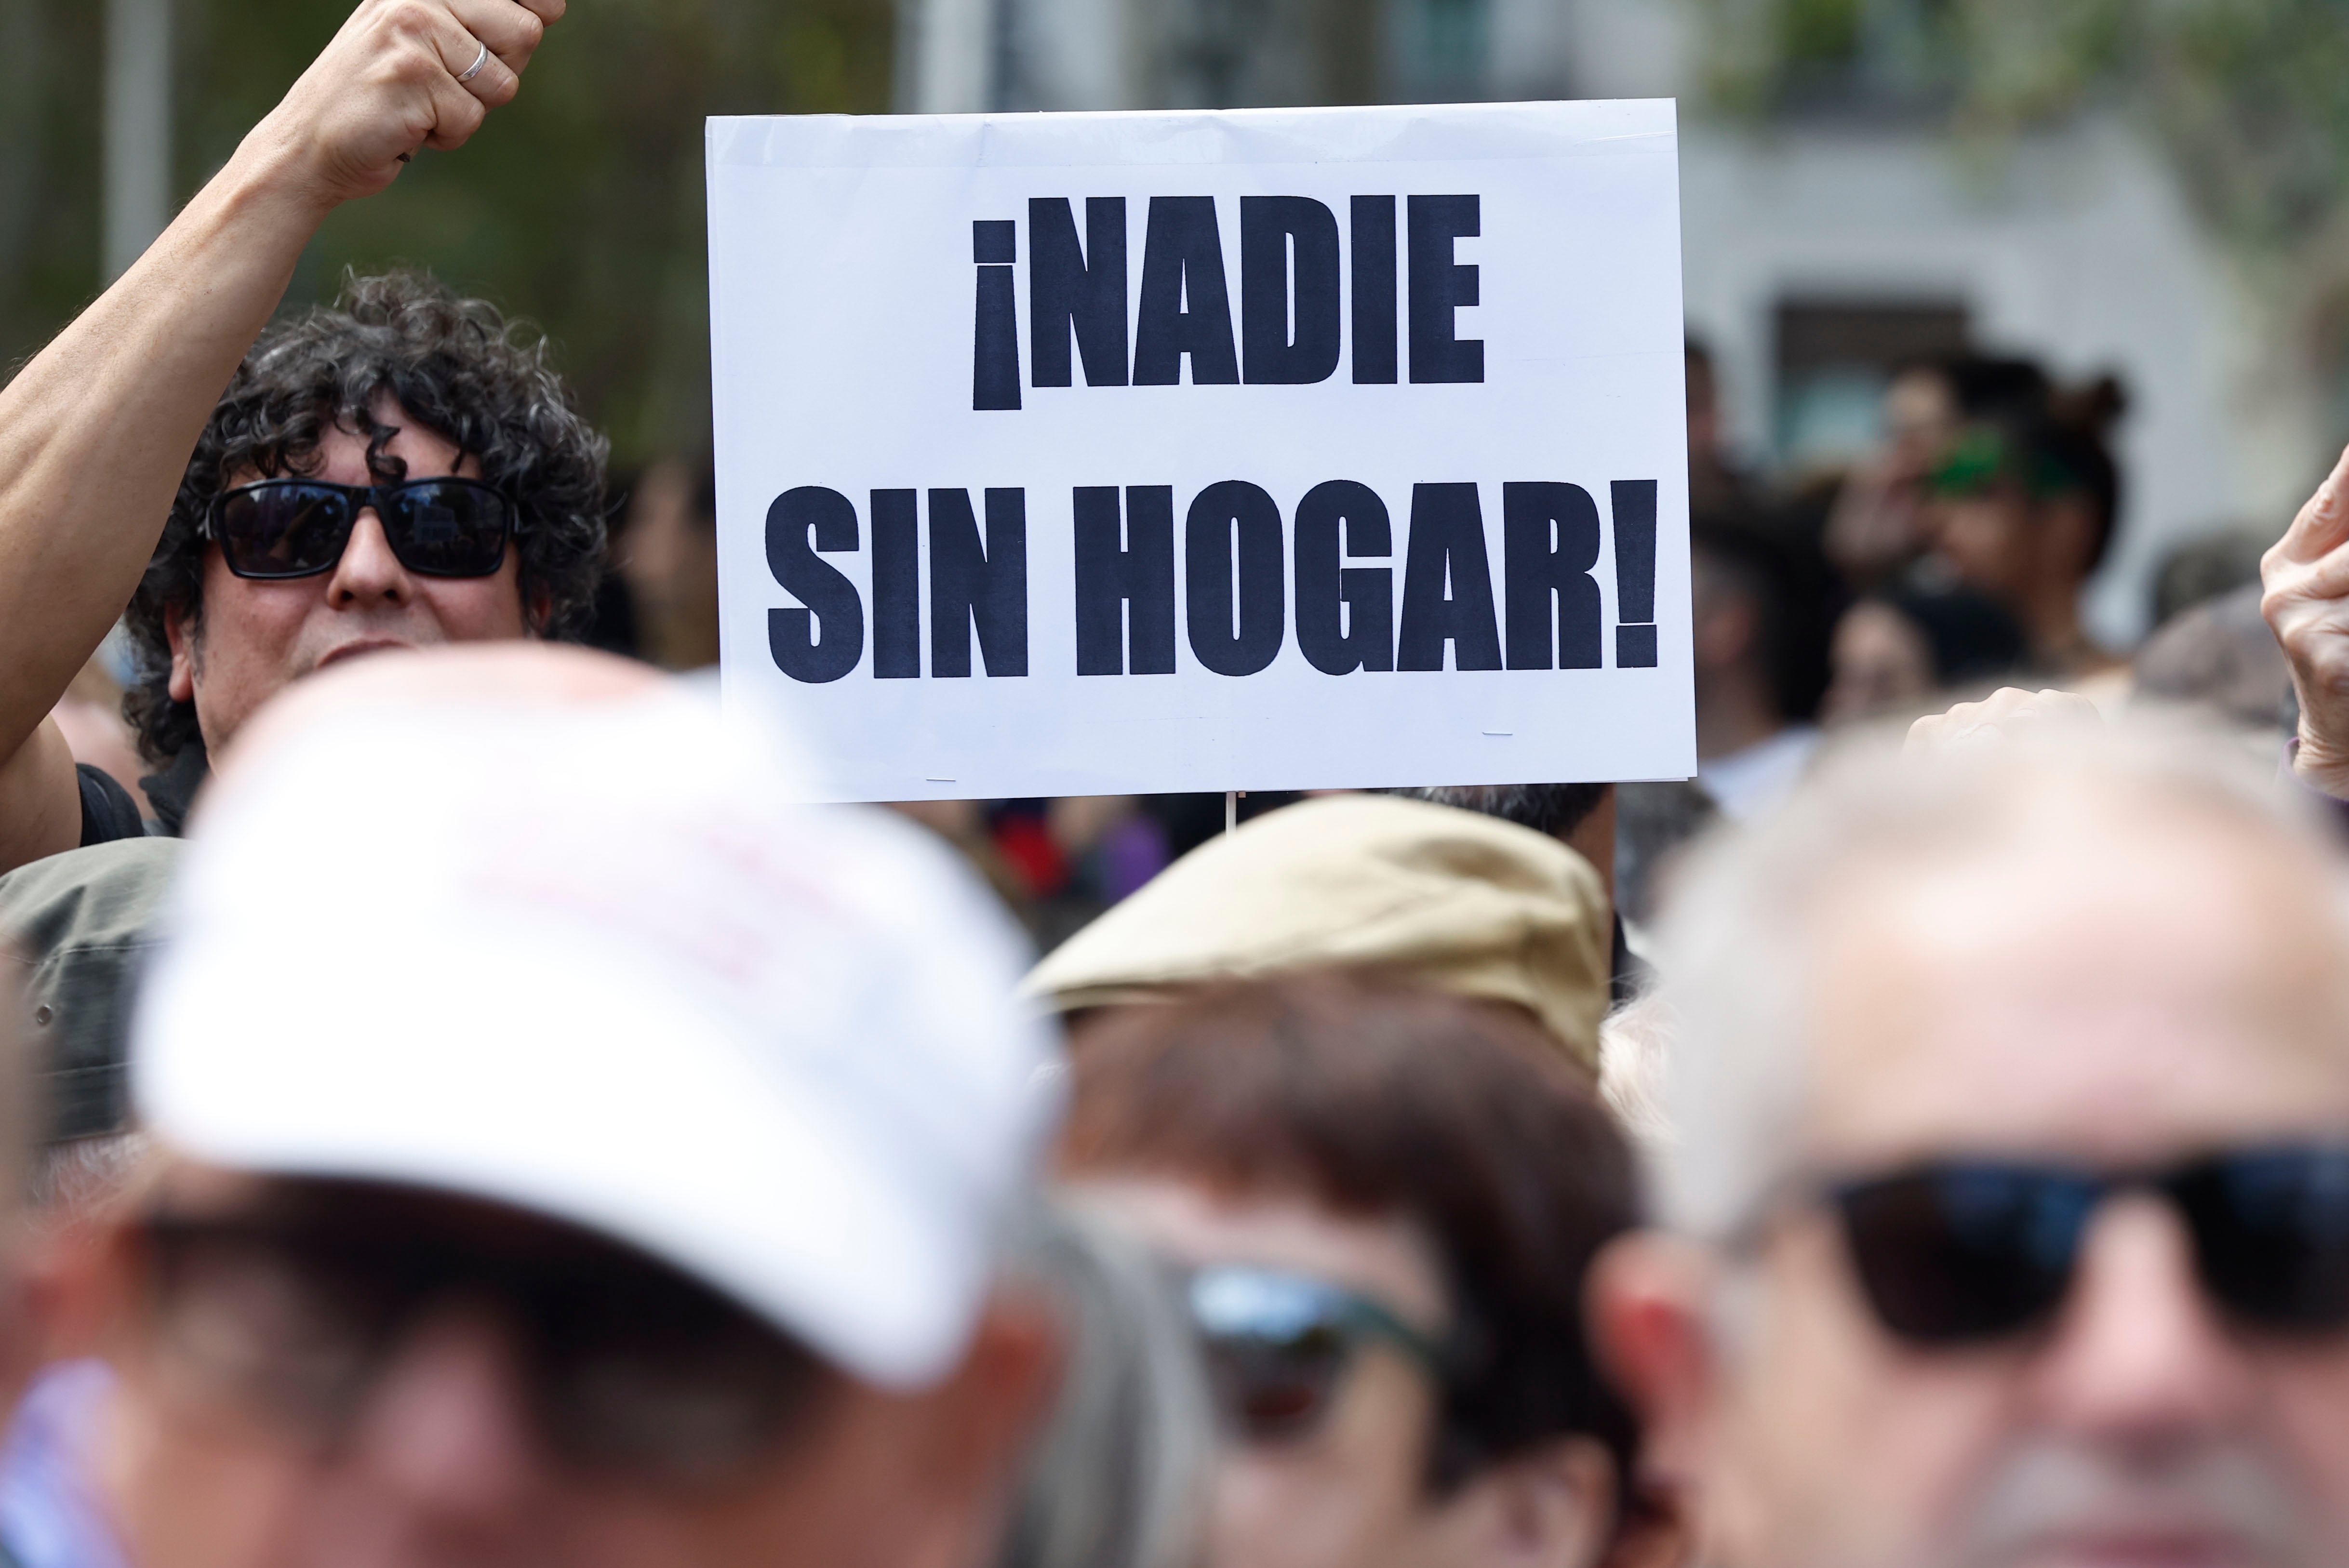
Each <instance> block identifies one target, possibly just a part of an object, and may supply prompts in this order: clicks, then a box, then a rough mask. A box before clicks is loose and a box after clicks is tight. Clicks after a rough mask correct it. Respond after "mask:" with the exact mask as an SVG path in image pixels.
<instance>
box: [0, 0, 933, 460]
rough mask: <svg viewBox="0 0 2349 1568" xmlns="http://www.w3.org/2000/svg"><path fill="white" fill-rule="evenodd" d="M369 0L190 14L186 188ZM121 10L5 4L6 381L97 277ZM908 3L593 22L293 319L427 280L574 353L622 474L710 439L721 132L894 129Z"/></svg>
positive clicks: (874, 1) (700, 4)
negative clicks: (403, 280) (705, 151)
mask: <svg viewBox="0 0 2349 1568" xmlns="http://www.w3.org/2000/svg"><path fill="white" fill-rule="evenodd" d="M352 3H353V0H179V5H178V7H177V28H178V31H177V36H176V37H175V40H174V52H175V56H176V67H175V68H176V73H177V91H176V98H175V103H176V108H175V112H174V119H175V123H176V132H177V164H178V167H177V171H176V172H177V175H178V181H177V183H178V187H179V190H180V191H181V195H182V196H184V195H186V194H187V193H189V192H191V191H193V190H194V189H195V188H196V187H197V186H198V185H199V184H201V183H202V181H203V180H204V179H205V178H206V177H207V176H208V175H209V174H211V173H212V170H216V169H217V168H218V167H219V166H220V164H221V163H222V161H223V160H225V159H226V158H227V157H228V155H229V154H230V152H231V151H232V150H233V149H234V148H235V146H236V144H237V141H238V139H240V138H241V137H242V136H243V134H244V132H245V131H246V130H247V129H249V128H250V127H251V126H252V125H253V123H254V121H255V120H257V119H260V118H261V117H262V115H264V113H266V112H267V111H268V109H269V108H271V106H272V105H274V103H275V102H276V100H277V98H278V97H279V95H280V94H281V93H283V92H284V90H285V88H286V86H287V85H288V84H289V83H291V82H292V81H293V79H294V78H295V77H296V76H297V75H299V74H300V73H301V71H302V69H303V68H304V67H305V66H307V65H308V63H309V62H310V60H311V59H312V57H315V56H316V53H317V52H318V50H319V48H320V47H321V46H323V45H324V44H325V43H326V40H327V39H328V38H329V37H331V36H333V34H334V31H335V29H336V27H337V26H340V25H341V24H342V21H343V19H344V17H345V16H346V15H347V14H348V13H349V11H350V9H351V5H352ZM104 11H105V7H104V6H103V5H98V4H96V3H95V0H0V362H5V364H7V365H11V366H13V365H14V364H16V362H18V361H20V360H21V359H23V358H24V357H25V356H27V355H29V354H31V353H33V352H35V351H36V350H37V349H38V348H39V346H40V345H41V344H42V343H43V342H45V341H46V340H47V337H48V336H49V335H51V334H53V333H54V332H56V331H57V328H58V327H59V326H60V325H63V324H64V323H65V322H66V321H67V320H68V319H70V317H71V316H72V315H73V314H74V312H75V311H76V310H77V309H78V308H79V307H80V305H81V304H83V303H84V302H85V301H86V300H87V299H88V298H89V297H90V296H91V295H92V294H95V293H96V292H97V290H98V286H99V284H100V282H101V280H100V278H99V276H98V267H99V261H98V244H99V235H98V229H99V208H100V193H99V188H98V169H99V166H100V165H99V145H98V141H99V114H100V88H99V76H100V71H101V69H102V65H103V58H104V38H103V27H102V20H103V14H104ZM892 14H893V6H892V5H891V0H571V8H570V13H569V15H567V16H566V17H565V18H564V21H563V22H562V23H561V24H559V25H558V26H555V27H554V29H552V30H551V31H550V32H549V34H548V36H547V41H546V44H545V46H543V48H542V49H541V50H540V52H539V55H538V57H537V59H536V60H535V61H534V62H533V65H532V67H531V69H530V72H529V74H528V75H527V76H526V77H524V79H523V91H522V96H521V98H518V99H517V100H516V101H515V102H514V103H512V105H510V106H508V107H507V108H504V109H502V110H501V111H499V112H498V113H497V114H496V115H493V116H492V117H491V119H490V122H489V124H488V125H487V126H486V127H485V128H484V129H482V131H481V134H479V135H478V136H476V137H475V138H474V139H473V140H472V141H471V143H470V144H468V145H467V146H466V147H464V148H462V149H460V150H458V151H456V152H453V153H435V152H425V153H423V154H420V155H419V157H418V159H417V160H416V162H415V163H414V164H413V165H412V166H411V167H409V169H408V170H406V171H405V172H403V173H402V174H401V176H400V178H399V181H398V183H397V184H395V185H394V186H393V187H392V188H391V190H389V191H386V192H385V193H383V194H382V195H380V196H378V197H376V198H374V199H373V200H371V201H363V202H357V203H355V204H353V205H351V206H348V207H346V208H344V209H343V210H342V211H339V212H337V213H336V215H335V216H334V217H333V218H332V219H331V220H330V221H329V222H328V223H327V224H326V229H325V230H324V232H321V233H320V235H319V237H318V239H317V241H316V243H314V244H313V245H312V246H311V247H310V249H309V251H308V253H306V254H305V257H304V259H303V263H302V266H301V269H300V271H299V273H297V274H296V276H295V281H294V287H293V289H292V290H291V291H290V293H289V294H288V296H287V297H288V303H289V304H295V305H300V304H308V303H310V302H312V301H316V300H320V299H325V298H327V297H330V296H331V295H332V294H334V292H335V287H336V281H337V279H338V278H339V277H340V275H341V273H342V270H343V269H344V268H345V267H346V266H356V267H358V268H360V269H362V270H365V269H370V268H378V267H382V266H384V265H387V264H389V263H412V264H415V265H419V266H427V267H429V268H431V269H432V270H433V271H435V272H437V273H440V275H441V276H442V277H444V278H447V279H448V280H449V281H450V283H451V284H454V285H455V286H457V287H459V288H460V289H463V290H465V291H467V292H469V293H474V294H481V295H484V296H486V297H488V298H490V299H492V300H494V301H496V302H497V303H498V304H500V305H502V306H503V307H504V308H505V309H506V310H508V311H509V312H512V313H514V314H518V315H525V316H528V317H530V318H531V319H532V320H533V321H536V322H538V323H539V324H540V325H543V326H544V327H545V328H546V329H547V330H548V331H549V332H550V333H551V334H552V335H554V338H555V340H556V343H557V345H558V351H559V355H560V359H561V363H562V364H563V366H564V368H565V370H566V371H567V372H568V373H569V374H570V376H571V377H572V379H573V381H574V384H575V385H576V386H577V387H578V389H579V392H580V396H581V397H582V400H583V401H584V402H585V405H586V407H587V409H588V411H589V413H590V414H591V416H593V417H594V418H596V419H597V420H599V421H600V422H602V423H603V425H604V426H605V428H606V429H608V430H609V431H610V432H611V435H612V439H613V444H614V447H615V455H616V462H617V463H618V464H620V465H622V466H626V465H631V464H635V463H638V462H642V461H645V460H647V459H651V458H653V457H656V456H657V455H659V454H661V453H663V452H666V451H672V450H678V449H691V448H693V447H696V446H698V444H700V443H701V442H703V441H706V440H707V438H708V428H709V316H708V309H709V307H708V276H709V273H708V264H707V255H706V250H705V245H704V227H703V197H702V192H703V182H702V159H701V148H702V135H701V122H702V117H703V116H705V115H710V114H752V113H818V112H874V111H879V110H883V109H885V108H888V105H889V90H890V72H891V44H892V36H891V35H892Z"/></svg>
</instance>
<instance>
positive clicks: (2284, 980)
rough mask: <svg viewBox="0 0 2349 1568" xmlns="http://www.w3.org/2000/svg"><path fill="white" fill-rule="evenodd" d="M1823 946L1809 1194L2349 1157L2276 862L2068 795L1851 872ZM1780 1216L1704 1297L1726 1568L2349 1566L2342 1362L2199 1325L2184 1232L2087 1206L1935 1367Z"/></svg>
mask: <svg viewBox="0 0 2349 1568" xmlns="http://www.w3.org/2000/svg"><path fill="white" fill-rule="evenodd" d="M1818 921H1819V923H1818V924H1817V926H1816V929H1815V932H1814V935H1815V938H1816V941H1815V943H1814V944H1813V946H1812V948H1811V951H1812V954H1813V955H1814V963H1813V965H1812V967H1811V969H1810V972H1809V974H1808V975H1807V979H1808V981H1809V983H1810V988H1811V995H1812V996H1813V998H1814V1001H1813V1008H1814V1013H1813V1027H1814V1034H1813V1038H1812V1049H1811V1066H1810V1071H1811V1074H1812V1078H1811V1086H1812V1087H1811V1096H1810V1100H1809V1110H1808V1116H1807V1121H1806V1126H1805V1127H1804V1129H1803V1139H1802V1144H1801V1149H1802V1157H1801V1159H1800V1161H1799V1164H1800V1166H1801V1168H1802V1169H1803V1170H1805V1171H1810V1172H1814V1173H1817V1174H1818V1175H1820V1176H1860V1177H1865V1176H1869V1175H1874V1174H1878V1173H1883V1172H1890V1171H1900V1170H1903V1169H1906V1168H1910V1167H1913V1166H1914V1165H1915V1164H1917V1163H1918V1162H1919V1161H1935V1160H1939V1161H1948V1160H1951V1159H1958V1158H1964V1159H1974V1160H1981V1159H1992V1160H2011V1161H2035V1162H2044V1163H2052V1164H2055V1165H2061V1166H2069V1167H2075V1168H2083V1169H2086V1170H2090V1171H2142V1170H2149V1169H2153V1168H2158V1167H2161V1166H2164V1165H2167V1164H2171V1163H2175V1162H2178V1161H2185V1160H2189V1159H2192V1158H2195V1157H2197V1156H2200V1155H2205V1154H2209V1153H2210V1152H2213V1151H2219V1150H2240V1149H2247V1148H2259V1147H2266V1146H2274V1145H2278V1144H2283V1143H2289V1142H2292V1141H2293V1140H2341V1139H2343V1138H2344V1136H2349V1006H2344V982H2349V964H2344V958H2343V952H2342V946H2341V943H2340V939H2339V936H2338V931H2339V927H2338V924H2337V922H2336V920H2335V917H2334V916H2333V913H2332V912H2331V911H2330V910H2329V909H2328V908H2327V907H2326V894H2325V892H2324V889H2323V886H2322V884H2321V879H2320V873H2319V872H2316V871H2315V870H2313V869H2312V868H2309V867H2305V866H2301V865H2296V864H2292V863H2290V861H2288V859H2287V857H2286V856H2285V854H2284V853H2283V852H2282V851H2279V850H2278V849H2276V848H2275V847H2273V846H2272V845H2271V844H2264V843H2259V842H2254V841H2251V840H2250V839H2249V838H2248V837H2246V836H2244V835H2242V834H2240V833H2239V832H2237V831H2235V830H2229V829H2224V828H2220V827H2215V826H2211V825H2209V824H2208V823H2198V822H2195V821H2192V820H2187V819H2185V818H2183V817H2182V816H2181V815H2180V814H2179V813H2178V812H2177V811H2176V810H2151V809H2138V810H2131V809H2128V808H2127V807H2126V806H2123V805H2116V803H2115V802H2114V801H2111V800H2108V799H2107V800H2101V801H2091V800H2085V799H2080V800H2073V801H2070V802H2068V803H2064V804H2062V805H2054V806H2050V807H2049V808H2048V810H2046V811H2044V813H2042V814H2041V816H2040V819H2039V820H2036V821H2035V822H2034V823H2033V824H2032V825H2031V826H2030V827H2029V828H2028V829H2027V830H2018V831H2017V832H2016V833H2015V834H2013V835H2012V836H2011V837H2010V838H2009V839H2008V841H2005V842H2002V843H2000V844H1998V845H1995V846H1990V847H1987V848H1985V847H1982V846H1976V847H1973V848H1972V849H1971V850H1970V851H1968V852H1965V853H1962V854H1961V853H1950V854H1947V855H1944V856H1941V857H1937V858H1934V859H1931V860H1930V861H1909V862H1905V863H1897V864H1887V865H1883V866H1880V867H1878V868H1874V869H1872V870H1871V871H1870V872H1867V873H1864V874H1856V875H1855V876H1853V877H1852V878H1851V879H1850V880H1849V882H1847V884H1846V885H1844V887H1843V888H1842V889H1841V893H1840V896H1839V897H1837V898H1836V899H1834V900H1833V901H1832V906H1831V909H1830V910H1829V911H1828V912H1827V913H1824V914H1822V915H1821V916H1819V917H1818ZM1763 1237H1764V1239H1763V1240H1762V1241H1761V1242H1760V1243H1758V1254H1757V1256H1756V1257H1755V1258H1754V1261H1753V1262H1752V1264H1751V1265H1750V1272H1751V1274H1752V1275H1753V1276H1754V1277H1753V1279H1752V1280H1750V1281H1749V1282H1747V1283H1749V1284H1752V1285H1754V1286H1755V1287H1756V1288H1752V1289H1743V1288H1735V1287H1733V1288H1732V1289H1731V1290H1730V1291H1729V1293H1728V1294H1727V1295H1726V1296H1725V1297H1724V1298H1723V1319H1722V1323H1721V1348H1720V1355H1721V1362H1720V1374H1719V1375H1720V1379H1721V1386H1720V1387H1719V1388H1718V1390H1717V1391H1716V1409H1715V1415H1716V1417H1717V1428H1716V1430H1715V1433H1714V1440H1715V1446H1714V1448H1713V1460H1712V1462H1711V1463H1710V1465H1709V1467H1708V1468H1709V1470H1710V1471H1711V1474H1710V1475H1709V1477H1708V1480H1710V1481H1711V1482H1712V1484H1713V1495H1712V1497H1711V1500H1710V1507H1709V1510H1708V1512H1709V1515H1710V1517H1711V1521H1712V1524H1713V1529H1714V1531H1715V1532H1717V1535H1718V1541H1717V1545H1718V1547H1719V1551H1718V1553H1717V1554H1718V1555H1719V1556H1720V1557H1721V1558H1722V1559H1723V1561H1725V1562H1729V1563H1736V1564H1739V1565H1740V1568H1934V1565H1938V1564H1949V1565H1951V1568H1957V1565H1961V1564H1962V1565H1964V1568H1998V1565H2005V1564H2023V1563H2031V1564H2051V1565H2052V1564H2059V1563H2061V1564H2075V1563H2076V1564H2092V1563H2093V1564H2124V1563H2126V1564H2153V1563H2161V1564H2178V1565H2183V1564H2218V1563H2276V1564H2282V1563H2330V1562H2341V1561H2349V1334H2344V1333H2342V1332H2337V1331H2320V1332H2301V1333H2280V1332H2276V1331H2273V1330H2271V1329H2261V1328H2258V1327H2254V1326H2249V1325H2247V1323H2246V1322H2244V1321H2243V1320H2241V1319H2240V1318H2239V1317H2237V1316H2235V1315H2230V1313H2229V1312H2227V1311H2226V1310H2224V1309H2222V1308H2221V1307H2220V1306H2219V1305H2217V1304H2215V1303H2214V1301H2213V1299H2212V1297H2211V1295H2210V1294H2209V1291H2208V1290H2207V1289H2206V1288H2205V1287H2204V1286H2203V1285H2202V1284H2200V1283H2199V1281H2198V1279H2197V1274H2196V1259H2195V1254H2194V1248H2193V1244H2192V1241H2191V1238H2190V1236H2189V1231H2188V1229H2187V1227H2186V1224H2185V1222H2184V1220H2183V1219H2182V1217H2181V1210H2180V1209H2179V1207H2178V1206H2177V1205H2176V1204H2174V1203H2172V1202H2168V1201H2167V1200H2166V1199H2163V1198H2160V1197H2158V1196H2156V1195H2154V1194H2153V1193H2151V1192H2148V1191H2142V1190H2138V1191H2122V1192H2120V1193H2119V1194H2117V1195H2116V1196H2113V1197H2111V1198H2109V1199H2108V1200H2107V1201H2106V1202H2102V1203H2101V1204H2100V1205H2099V1206H2097V1207H2096V1208H2095V1209H2094V1210H2092V1211H2091V1212H2090V1216H2089V1219H2088V1222H2087V1227H2086V1231H2085V1237H2084V1239H2083V1240H2082V1242H2081V1244H2080V1249H2079V1253H2078V1257H2077V1262H2076V1265H2075V1270H2074V1272H2073V1274H2072V1275H2071V1278H2070V1281H2069V1285H2068V1288H2067V1289H2066V1290H2065V1291H2064V1293H2063V1295H2062V1297H2061V1300H2060V1303H2059V1304H2058V1305H2056V1306H2055V1307H2054V1309H2053V1310H2052V1311H2051V1312H2049V1313H2047V1314H2045V1315H2043V1316H2042V1317H2041V1318H2040V1319H2038V1320H2037V1321H2035V1322H2033V1323H2031V1324H2029V1325H2027V1326H2022V1327H2018V1328H2015V1329H2013V1330H2012V1331H2010V1332H2002V1333H1998V1334H1995V1335H1992V1336H1987V1337H1981V1338H1977V1339H1973V1340H1970V1341H1967V1342H1964V1343H1956V1344H1942V1345H1939V1346H1931V1345H1925V1344H1920V1343H1918V1342H1916V1341H1915V1340H1914V1339H1912V1338H1905V1337H1903V1336H1901V1335H1900V1334H1898V1333H1895V1332H1893V1331H1892V1330H1891V1329H1890V1328H1889V1327H1888V1326H1887V1324H1886V1322H1885V1320H1884V1319H1883V1318H1882V1317H1880V1316H1879V1315H1878V1311H1877V1310H1875V1309H1873V1308H1872V1307H1871V1305H1870V1301H1869V1298H1868V1295H1866V1294H1865V1293H1864V1291H1863V1288H1862V1286H1861V1284H1860V1282H1859V1280H1858V1279H1857V1276H1856V1274H1855V1270H1854V1263H1853V1255H1852V1253H1851V1250H1850V1247H1849V1245H1848V1243H1847V1239H1846V1231H1845V1227H1844V1226H1843V1225H1842V1224H1841V1223H1840V1222H1839V1221H1838V1220H1837V1218H1836V1217H1835V1215H1834V1213H1833V1212H1832V1211H1831V1210H1830V1209H1829V1208H1828V1207H1827V1206H1826V1205H1825V1204H1824V1203H1818V1202H1802V1201H1800V1200H1799V1199H1797V1200H1795V1201H1792V1202H1788V1203H1787V1204H1786V1205H1785V1206H1784V1207H1783V1208H1781V1209H1780V1210H1778V1211H1777V1218H1776V1220H1775V1222H1772V1223H1770V1224H1769V1225H1768V1226H1767V1227H1766V1228H1765V1229H1764V1232H1763ZM1928 1305H1929V1306H1930V1307H1931V1308H1933V1309H1934V1310H1940V1309H1942V1308H1944V1307H1946V1305H1948V1303H1947V1299H1946V1297H1945V1298H1942V1299H1938V1300H1935V1301H1932V1302H1930V1303H1928Z"/></svg>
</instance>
